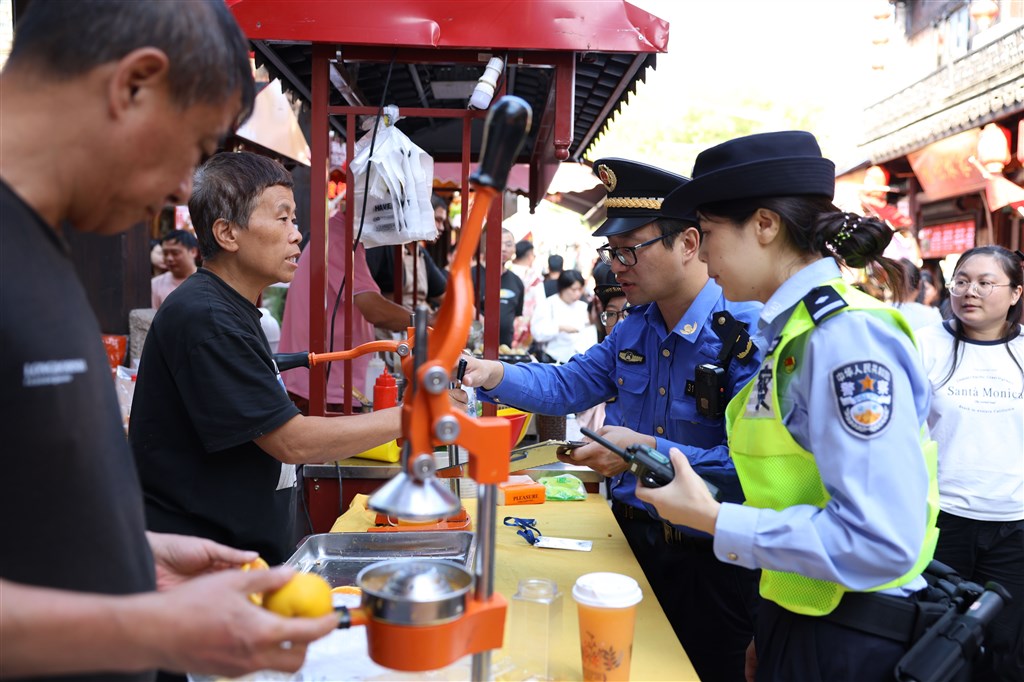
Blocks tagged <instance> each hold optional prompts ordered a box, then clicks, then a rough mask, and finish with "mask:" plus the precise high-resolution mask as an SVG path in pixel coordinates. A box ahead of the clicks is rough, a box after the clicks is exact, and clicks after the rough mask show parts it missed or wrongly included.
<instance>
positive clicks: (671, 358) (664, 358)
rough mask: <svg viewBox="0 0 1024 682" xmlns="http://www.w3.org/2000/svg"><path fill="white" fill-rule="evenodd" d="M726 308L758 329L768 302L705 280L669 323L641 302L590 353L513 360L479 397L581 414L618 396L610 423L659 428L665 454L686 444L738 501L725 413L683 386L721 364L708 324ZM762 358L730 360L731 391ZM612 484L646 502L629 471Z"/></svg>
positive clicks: (649, 430) (632, 500)
mask: <svg viewBox="0 0 1024 682" xmlns="http://www.w3.org/2000/svg"><path fill="white" fill-rule="evenodd" d="M719 310H727V311H729V313H730V314H731V315H732V316H733V317H734V318H736V319H737V320H738V321H740V322H741V323H742V324H744V325H745V326H746V328H747V330H748V331H749V332H750V333H751V335H753V333H754V328H753V326H754V322H755V320H756V319H757V315H758V313H759V312H760V310H761V304H760V303H756V302H745V303H732V302H730V301H726V300H725V298H723V297H722V289H721V287H719V286H718V285H717V284H716V283H715V282H714V281H713V280H708V283H707V284H706V285H704V287H703V288H702V289H701V291H700V293H699V294H698V295H697V298H696V299H694V301H693V303H692V304H691V305H690V307H689V309H688V310H687V311H686V314H684V315H683V317H682V319H680V320H679V322H678V324H676V326H675V328H674V329H672V330H671V331H669V330H668V329H667V328H666V326H665V320H664V318H662V316H661V311H660V310H659V309H658V306H656V305H654V304H646V305H641V306H635V307H633V308H630V314H629V316H628V317H627V318H626V319H625V320H623V321H622V322H620V323H619V324H617V325H615V328H614V329H613V330H612V333H611V334H610V335H608V337H607V338H605V340H604V341H603V342H601V343H599V344H596V345H594V346H592V347H591V348H590V349H589V350H588V351H587V352H586V353H583V354H581V355H576V356H574V357H573V358H572V359H571V360H570V361H569V362H567V363H566V364H564V365H548V364H540V363H521V364H516V365H506V366H505V377H504V379H503V380H502V382H501V383H500V384H499V385H498V386H497V387H496V388H495V389H493V390H491V391H481V392H480V395H482V396H483V397H485V398H486V399H488V400H492V401H494V402H500V403H505V404H508V405H513V406H515V407H518V408H520V409H523V410H528V411H531V412H538V413H540V414H552V415H560V414H567V413H569V412H578V411H580V410H584V409H587V408H589V407H593V406H594V405H597V404H599V403H601V402H603V401H605V400H608V399H609V398H613V397H615V398H617V399H616V401H615V402H614V403H612V404H611V407H612V409H609V410H608V411H607V412H606V415H605V423H606V424H610V425H616V426H625V427H627V428H630V429H632V430H634V431H636V432H638V433H643V434H648V435H652V436H654V437H655V438H656V440H657V448H656V449H657V450H658V451H659V452H662V453H665V454H666V455H667V454H668V451H669V448H672V447H676V448H679V449H680V450H681V451H682V452H684V453H685V454H686V456H687V458H689V460H690V464H691V465H692V466H693V468H694V470H695V471H696V472H697V473H698V474H700V475H701V476H702V477H704V478H705V479H707V480H708V481H709V482H711V483H713V484H715V485H716V486H718V487H719V489H720V490H721V493H722V499H727V500H733V501H737V502H739V501H741V500H742V499H743V493H742V491H741V489H740V487H739V480H738V479H737V477H736V468H735V467H734V466H733V463H732V459H731V458H730V457H729V450H728V447H727V446H726V439H725V419H724V418H719V419H709V418H707V417H703V416H701V415H700V414H698V413H697V403H696V400H695V398H694V396H693V395H687V394H686V386H687V382H690V383H691V384H692V382H693V378H694V368H695V367H696V366H697V365H700V364H703V363H712V362H714V361H715V359H716V358H717V357H718V353H719V352H720V351H721V349H722V342H721V340H720V339H719V338H718V336H717V335H716V334H715V332H714V330H712V328H711V324H710V323H709V319H710V317H711V314H712V313H713V312H715V311H719ZM759 364H760V355H759V354H758V355H757V357H755V358H753V359H752V360H750V361H749V362H747V363H741V362H740V361H739V360H736V359H734V360H733V361H732V362H731V363H730V365H729V370H728V374H727V377H726V378H727V381H726V398H727V399H728V398H731V397H732V396H733V395H734V394H735V393H736V392H737V391H738V390H739V389H740V388H742V387H743V385H744V384H745V383H746V382H747V380H748V379H749V378H750V377H751V376H752V375H753V374H754V373H756V372H757V369H758V366H759ZM611 486H612V488H611V490H612V497H613V498H614V499H616V500H618V501H620V502H623V503H625V504H628V505H631V506H634V507H638V508H647V507H646V506H645V505H644V504H643V503H641V502H640V501H639V500H637V499H636V493H635V489H636V478H635V477H634V476H633V475H632V474H631V473H629V472H625V473H622V474H619V475H618V476H616V477H614V479H613V480H612V483H611ZM649 511H650V509H649ZM688 530H689V529H688ZM690 532H692V533H696V531H690Z"/></svg>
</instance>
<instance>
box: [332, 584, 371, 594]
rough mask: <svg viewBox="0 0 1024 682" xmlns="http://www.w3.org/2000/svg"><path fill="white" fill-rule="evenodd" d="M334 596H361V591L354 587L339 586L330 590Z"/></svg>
mask: <svg viewBox="0 0 1024 682" xmlns="http://www.w3.org/2000/svg"><path fill="white" fill-rule="evenodd" d="M331 592H333V593H334V594H362V593H363V591H362V590H361V589H359V588H358V587H356V586H355V585H340V586H338V587H335V588H334V589H333V590H331Z"/></svg>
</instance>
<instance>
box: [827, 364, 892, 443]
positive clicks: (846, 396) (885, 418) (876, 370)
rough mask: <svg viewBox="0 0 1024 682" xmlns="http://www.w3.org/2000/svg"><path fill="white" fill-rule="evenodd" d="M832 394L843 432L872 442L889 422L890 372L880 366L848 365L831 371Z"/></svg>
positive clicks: (890, 405)
mask: <svg viewBox="0 0 1024 682" xmlns="http://www.w3.org/2000/svg"><path fill="white" fill-rule="evenodd" d="M832 392H833V394H834V395H835V397H836V402H837V403H838V405H839V414H840V415H841V417H842V421H843V428H845V429H846V430H847V431H849V432H850V433H852V434H853V435H855V436H859V437H861V438H871V437H873V436H875V435H877V434H879V433H881V432H882V431H884V430H885V427H886V426H888V425H889V421H890V419H891V418H892V372H891V371H889V368H888V367H886V366H885V365H883V364H881V363H879V362H872V361H870V360H865V361H861V362H850V363H847V364H845V365H842V366H840V367H837V368H836V369H834V370H832Z"/></svg>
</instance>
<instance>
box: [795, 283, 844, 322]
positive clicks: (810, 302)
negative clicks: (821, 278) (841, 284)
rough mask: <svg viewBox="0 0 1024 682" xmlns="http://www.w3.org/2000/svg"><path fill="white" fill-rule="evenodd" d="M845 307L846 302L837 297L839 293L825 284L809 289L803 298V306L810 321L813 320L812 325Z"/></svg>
mask: <svg viewBox="0 0 1024 682" xmlns="http://www.w3.org/2000/svg"><path fill="white" fill-rule="evenodd" d="M847 305H848V304H847V303H846V300H845V299H844V298H843V297H842V296H840V295H839V292H838V291H836V290H835V289H833V288H832V287H830V286H828V285H827V284H823V285H822V286H820V287H815V288H813V289H811V290H810V291H809V292H808V293H807V295H806V296H804V306H805V307H806V308H807V312H808V314H810V316H811V319H812V320H814V324H818V323H819V322H821V321H822V319H824V318H825V317H827V316H829V315H831V314H832V313H834V312H836V311H837V310H841V309H843V308H845V307H846V306H847Z"/></svg>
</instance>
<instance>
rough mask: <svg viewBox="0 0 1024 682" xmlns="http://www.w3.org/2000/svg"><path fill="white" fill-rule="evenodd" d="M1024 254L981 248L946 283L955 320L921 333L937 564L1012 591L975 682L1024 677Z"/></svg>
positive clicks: (964, 257) (966, 257)
mask: <svg viewBox="0 0 1024 682" xmlns="http://www.w3.org/2000/svg"><path fill="white" fill-rule="evenodd" d="M1021 267H1022V266H1021V258H1020V257H1019V256H1018V255H1017V254H1015V253H1012V252H1010V251H1008V250H1006V249H1004V248H1002V247H1001V246H980V247H977V248H974V249H971V250H970V251H967V252H966V253H965V254H964V255H962V256H961V257H960V260H959V261H957V264H956V268H955V270H954V272H953V278H952V281H951V282H950V283H949V285H948V289H949V293H950V295H951V297H950V300H951V302H952V311H953V318H952V319H949V320H946V321H945V322H942V323H939V324H935V325H931V326H929V327H926V328H924V329H920V330H917V332H916V334H917V342H918V346H919V347H920V350H921V355H922V358H923V360H924V365H925V369H926V370H927V372H928V378H929V380H930V381H931V384H932V404H931V410H930V412H929V415H928V425H929V427H930V428H931V433H932V438H934V439H935V440H936V441H937V442H938V444H939V509H940V512H939V519H938V526H939V531H940V533H939V544H938V547H937V548H936V550H935V558H936V559H938V560H939V561H941V562H943V563H945V564H948V565H949V566H951V567H953V568H954V569H956V570H957V572H959V573H960V575H961V576H963V577H964V578H966V579H968V580H972V581H974V582H976V583H979V584H981V585H984V584H985V582H986V581H989V580H994V581H996V582H998V583H999V584H1001V585H1002V586H1003V587H1005V588H1006V589H1007V590H1009V591H1010V594H1011V595H1013V602H1012V603H1011V604H1008V605H1006V606H1004V607H1003V611H1002V612H1001V613H1000V614H999V615H998V616H997V617H996V619H995V621H994V622H993V625H992V631H991V635H990V638H988V639H986V642H985V644H986V647H987V648H988V656H987V658H986V659H985V660H984V661H982V668H981V669H980V670H978V671H977V672H976V674H975V677H974V679H980V680H1022V679H1024V644H1022V641H1024V640H1022V632H1024V630H1022V624H1024V337H1022V336H1021V325H1020V319H1021V317H1020V316H1021V309H1022V307H1024V301H1022V300H1021V294H1022V284H1024V283H1022V270H1021Z"/></svg>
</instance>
